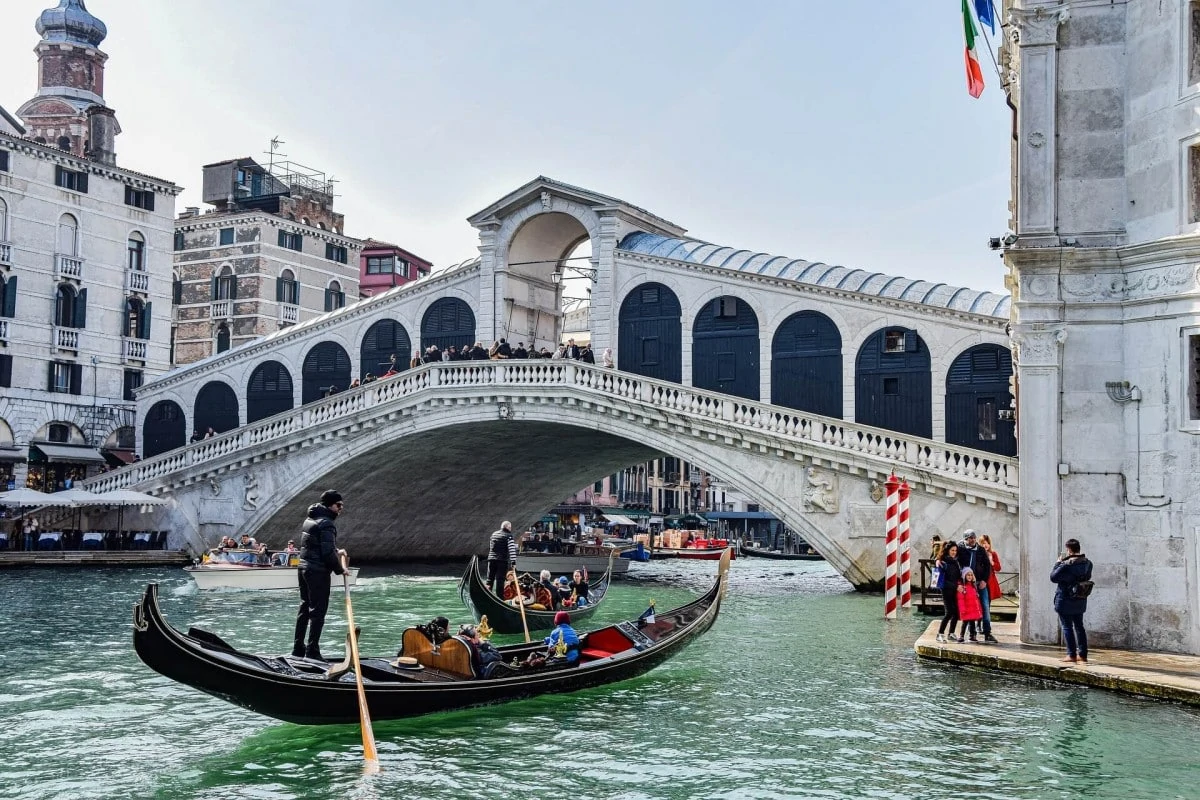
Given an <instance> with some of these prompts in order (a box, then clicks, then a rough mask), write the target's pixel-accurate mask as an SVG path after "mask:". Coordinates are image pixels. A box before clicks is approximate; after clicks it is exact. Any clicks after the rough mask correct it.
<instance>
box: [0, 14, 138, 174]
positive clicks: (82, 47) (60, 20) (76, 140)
mask: <svg viewBox="0 0 1200 800" xmlns="http://www.w3.org/2000/svg"><path fill="white" fill-rule="evenodd" d="M34 28H35V30H37V32H38V33H39V34H40V35H41V37H42V40H41V41H40V42H38V45H37V47H36V48H35V49H34V52H36V53H37V57H38V91H37V94H36V95H35V96H34V97H33V98H32V99H31V100H29V101H27V102H26V103H25V104H24V105H22V106H21V107H20V108H19V109H17V116H19V117H20V118H21V121H22V122H23V123H24V124H25V127H26V128H27V130H28V135H29V136H30V137H32V138H34V139H37V140H40V141H41V142H43V143H45V144H49V145H52V146H57V147H59V148H60V149H62V150H65V151H67V152H69V153H71V154H72V155H76V156H80V157H83V158H92V159H95V160H97V161H102V162H104V163H107V164H115V163H116V152H115V150H114V149H113V140H114V139H115V138H116V135H117V134H118V133H120V132H121V127H120V125H118V124H117V120H116V116H115V115H114V113H113V111H112V109H110V108H108V106H107V105H105V103H104V62H105V61H107V60H108V56H107V55H106V54H105V53H103V52H102V51H101V50H100V49H99V48H100V43H101V42H102V41H104V38H105V37H106V36H107V35H108V29H107V28H106V27H105V26H104V23H103V22H101V21H100V20H99V19H98V18H96V17H94V16H92V14H90V13H89V12H88V10H87V6H86V5H85V4H84V0H60V1H59V4H58V5H57V6H56V7H54V8H48V9H46V10H45V11H43V12H42V14H41V16H40V17H38V20H37V24H36V25H35V26H34Z"/></svg>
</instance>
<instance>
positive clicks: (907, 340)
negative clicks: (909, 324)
mask: <svg viewBox="0 0 1200 800" xmlns="http://www.w3.org/2000/svg"><path fill="white" fill-rule="evenodd" d="M904 352H906V353H915V352H917V332H916V331H905V332H904Z"/></svg>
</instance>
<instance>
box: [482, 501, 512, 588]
mask: <svg viewBox="0 0 1200 800" xmlns="http://www.w3.org/2000/svg"><path fill="white" fill-rule="evenodd" d="M516 568H517V541H516V539H514V538H513V535H512V523H511V522H509V521H508V520H504V522H501V523H500V530H498V531H496V532H494V533H493V534H492V538H491V539H490V540H488V574H487V582H488V586H490V587H492V591H493V592H495V593H496V596H497V597H504V582H505V581H507V580H508V573H509V572H510V571H511V570H514V569H516Z"/></svg>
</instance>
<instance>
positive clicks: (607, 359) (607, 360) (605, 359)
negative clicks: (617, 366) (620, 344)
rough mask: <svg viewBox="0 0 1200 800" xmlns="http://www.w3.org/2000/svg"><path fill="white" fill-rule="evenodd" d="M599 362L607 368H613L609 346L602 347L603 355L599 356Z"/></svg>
mask: <svg viewBox="0 0 1200 800" xmlns="http://www.w3.org/2000/svg"><path fill="white" fill-rule="evenodd" d="M600 363H601V364H603V365H604V366H605V367H607V368H608V369H612V368H613V366H614V362H613V354H612V348H611V347H606V348H604V355H602V356H601V357H600Z"/></svg>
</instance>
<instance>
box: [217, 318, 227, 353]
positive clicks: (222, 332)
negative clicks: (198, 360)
mask: <svg viewBox="0 0 1200 800" xmlns="http://www.w3.org/2000/svg"><path fill="white" fill-rule="evenodd" d="M228 349H229V326H228V325H226V324H225V323H224V322H222V323H221V324H220V325H218V326H217V352H218V353H224V352H225V351H226V350H228Z"/></svg>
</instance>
